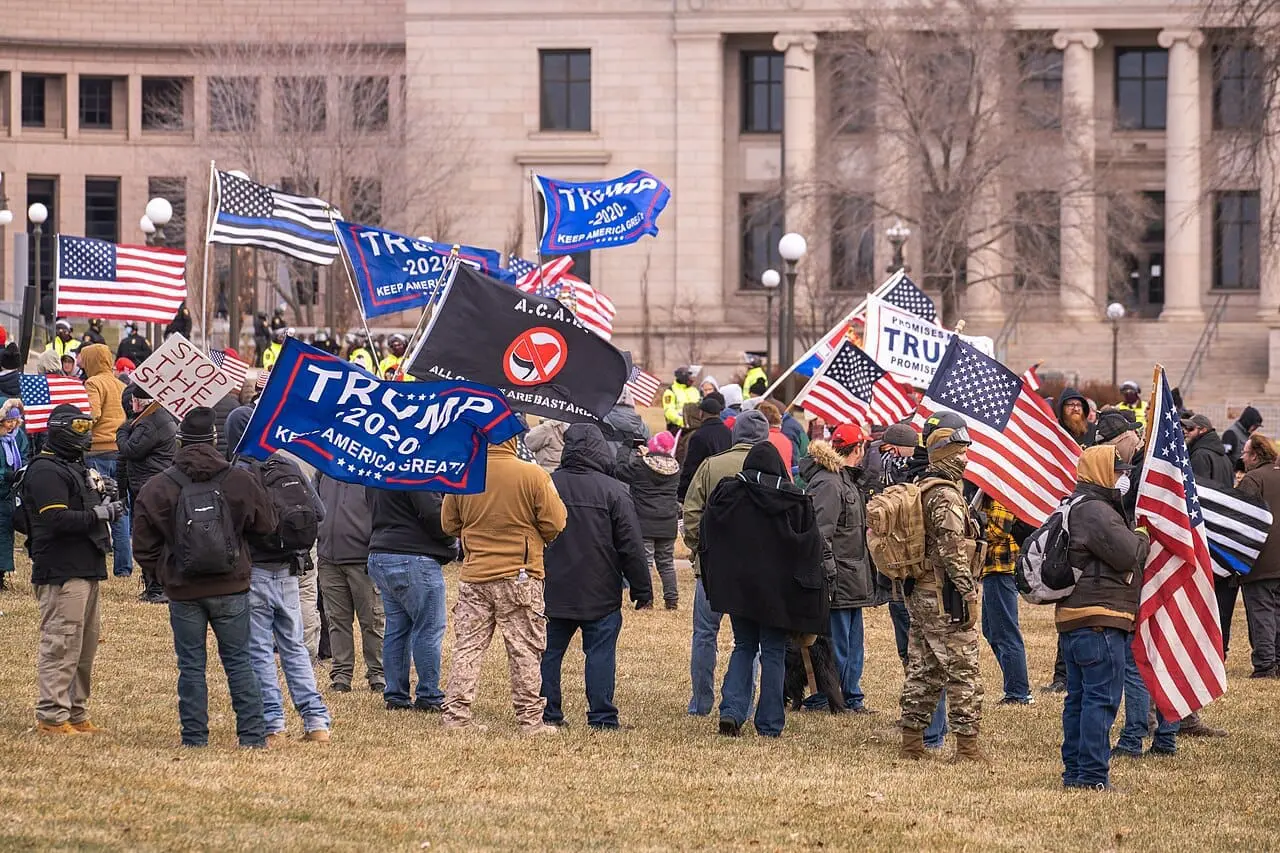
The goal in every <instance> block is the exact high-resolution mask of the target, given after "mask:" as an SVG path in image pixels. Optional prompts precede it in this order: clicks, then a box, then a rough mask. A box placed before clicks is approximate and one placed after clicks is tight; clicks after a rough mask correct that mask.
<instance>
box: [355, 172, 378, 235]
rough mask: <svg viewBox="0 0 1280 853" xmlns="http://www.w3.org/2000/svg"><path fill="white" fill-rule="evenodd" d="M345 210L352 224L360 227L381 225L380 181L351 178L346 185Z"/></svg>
mask: <svg viewBox="0 0 1280 853" xmlns="http://www.w3.org/2000/svg"><path fill="white" fill-rule="evenodd" d="M347 209H348V210H349V211H350V212H351V218H352V220H351V221H353V222H359V223H360V224H362V225H374V226H377V225H381V224H382V181H380V180H378V179H377V178H352V179H351V180H350V181H349V182H348V183H347Z"/></svg>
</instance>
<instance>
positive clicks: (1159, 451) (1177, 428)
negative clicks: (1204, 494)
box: [1151, 395, 1204, 527]
mask: <svg viewBox="0 0 1280 853" xmlns="http://www.w3.org/2000/svg"><path fill="white" fill-rule="evenodd" d="M1151 452H1152V453H1153V454H1156V455H1159V456H1160V458H1161V459H1163V460H1164V461H1166V462H1168V463H1169V464H1170V465H1173V466H1175V467H1177V468H1179V469H1180V470H1181V471H1182V482H1183V488H1184V489H1185V490H1186V505H1187V516H1188V517H1189V518H1190V519H1191V526H1192V527H1195V526H1196V525H1197V524H1200V523H1201V522H1202V521H1204V516H1203V515H1202V514H1201V512H1200V495H1199V494H1198V493H1197V492H1196V478H1195V473H1194V472H1193V471H1192V470H1191V457H1190V455H1189V454H1188V453H1187V439H1186V432H1185V431H1184V430H1183V429H1182V422H1181V421H1180V420H1178V415H1177V407H1176V406H1174V405H1173V397H1172V395H1170V397H1169V403H1168V405H1167V406H1166V407H1165V410H1164V415H1163V416H1162V417H1161V418H1160V428H1159V429H1158V430H1156V431H1155V444H1154V445H1153V446H1152V449H1151Z"/></svg>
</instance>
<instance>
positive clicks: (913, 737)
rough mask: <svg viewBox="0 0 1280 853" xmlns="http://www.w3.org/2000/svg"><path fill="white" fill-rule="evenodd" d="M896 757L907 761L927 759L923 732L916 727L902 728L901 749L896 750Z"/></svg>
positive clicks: (927, 754)
mask: <svg viewBox="0 0 1280 853" xmlns="http://www.w3.org/2000/svg"><path fill="white" fill-rule="evenodd" d="M898 757H899V758H905V759H907V760H908V761H923V760H925V759H927V758H928V757H929V753H928V751H927V750H926V749H925V748H924V732H922V731H917V730H916V729H903V730H902V749H900V750H898Z"/></svg>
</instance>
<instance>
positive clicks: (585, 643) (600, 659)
mask: <svg viewBox="0 0 1280 853" xmlns="http://www.w3.org/2000/svg"><path fill="white" fill-rule="evenodd" d="M579 630H581V631H582V652H583V654H584V655H586V658H587V662H586V667H585V668H584V671H583V675H584V677H585V680H586V682H587V708H588V710H587V725H589V726H593V727H595V728H601V729H616V728H617V727H618V709H617V708H616V707H614V704H613V685H614V680H615V676H616V674H617V664H618V634H620V633H621V632H622V611H621V610H615V611H613V612H612V613H610V614H608V615H607V616H601V617H600V618H599V619H594V620H592V621H590V622H579V621H577V620H576V619H556V618H553V617H548V618H547V650H546V651H545V652H543V653H542V697H543V698H544V699H546V700H547V707H546V709H545V710H543V712H542V719H543V721H544V722H548V723H559V722H561V721H562V720H564V711H563V709H562V708H561V693H560V665H561V664H562V663H563V662H564V653H565V651H567V650H568V648H569V641H570V640H572V639H573V635H574V633H576V632H577V631H579Z"/></svg>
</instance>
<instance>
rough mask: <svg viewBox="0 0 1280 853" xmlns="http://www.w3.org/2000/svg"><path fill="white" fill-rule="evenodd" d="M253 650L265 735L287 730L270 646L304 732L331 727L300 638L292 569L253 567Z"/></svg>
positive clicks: (298, 608) (251, 589)
mask: <svg viewBox="0 0 1280 853" xmlns="http://www.w3.org/2000/svg"><path fill="white" fill-rule="evenodd" d="M249 605H250V609H249V619H250V622H251V623H252V627H251V628H250V632H249V651H250V654H251V655H252V656H253V670H254V672H256V673H257V675H258V689H260V690H261V691H262V714H263V717H264V718H265V719H266V723H267V734H276V733H278V732H282V731H284V699H283V697H282V696H281V694H280V676H279V675H278V674H277V673H276V659H275V655H274V654H272V647H273V646H274V648H275V651H276V652H278V653H279V655H280V668H281V669H283V670H284V681H285V684H287V685H288V687H289V696H290V697H292V698H293V707H294V708H295V709H296V710H297V712H298V716H300V717H302V727H303V729H304V730H305V731H308V732H314V731H319V730H324V731H328V729H329V724H330V723H329V709H328V708H327V707H325V704H324V699H322V698H321V696H320V691H319V690H317V689H316V673H315V670H314V669H313V668H312V666H311V655H309V654H308V653H307V647H306V644H305V643H303V641H302V605H301V603H300V602H299V601H298V577H297V575H291V574H289V570H288V569H276V570H272V569H260V568H258V567H257V566H254V567H253V577H252V579H251V580H250V582H249Z"/></svg>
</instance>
